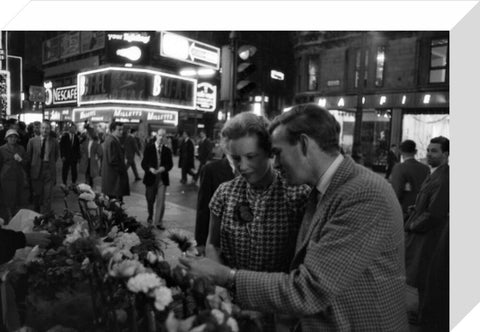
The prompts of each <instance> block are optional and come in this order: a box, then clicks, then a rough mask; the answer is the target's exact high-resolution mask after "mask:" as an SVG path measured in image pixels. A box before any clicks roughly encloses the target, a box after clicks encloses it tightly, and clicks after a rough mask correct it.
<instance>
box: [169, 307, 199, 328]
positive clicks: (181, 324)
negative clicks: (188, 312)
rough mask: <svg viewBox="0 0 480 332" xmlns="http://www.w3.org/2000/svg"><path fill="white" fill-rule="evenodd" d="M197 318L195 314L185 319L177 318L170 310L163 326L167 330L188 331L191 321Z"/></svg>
mask: <svg viewBox="0 0 480 332" xmlns="http://www.w3.org/2000/svg"><path fill="white" fill-rule="evenodd" d="M196 318H197V316H196V315H192V316H190V317H188V318H187V319H183V320H180V319H177V318H176V317H175V313H174V312H173V311H170V312H169V313H168V317H167V320H166V321H165V328H166V329H167V331H168V332H183V331H190V328H191V327H192V325H193V321H194V320H195V319H196Z"/></svg>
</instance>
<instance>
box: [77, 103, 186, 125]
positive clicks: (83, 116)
mask: <svg viewBox="0 0 480 332" xmlns="http://www.w3.org/2000/svg"><path fill="white" fill-rule="evenodd" d="M113 119H115V121H118V122H125V123H140V122H142V121H147V122H156V123H163V124H170V125H174V126H177V125H178V112H177V111H169V110H156V109H150V108H129V107H127V108H124V107H118V108H117V107H90V108H83V109H82V108H76V109H74V110H73V120H74V121H75V122H83V121H85V120H90V121H93V122H110V121H112V120H113Z"/></svg>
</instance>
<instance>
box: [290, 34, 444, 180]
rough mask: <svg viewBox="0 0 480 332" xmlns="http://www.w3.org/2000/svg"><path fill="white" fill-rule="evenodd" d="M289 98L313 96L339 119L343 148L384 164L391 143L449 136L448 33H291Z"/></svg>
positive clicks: (421, 146) (422, 149)
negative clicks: (292, 80)
mask: <svg viewBox="0 0 480 332" xmlns="http://www.w3.org/2000/svg"><path fill="white" fill-rule="evenodd" d="M292 38H293V43H294V56H295V96H294V103H306V102H314V103H318V104H319V105H321V106H324V107H326V108H327V109H329V110H330V111H331V112H332V113H333V114H334V115H335V117H336V118H337V120H338V121H339V123H340V124H341V145H342V148H343V150H344V151H345V152H346V153H347V154H352V152H353V153H354V154H359V153H361V155H362V157H363V160H364V162H365V165H366V166H369V167H372V168H374V169H378V170H382V169H383V168H384V167H385V165H386V156H387V152H388V150H389V148H390V146H391V145H392V144H396V145H398V144H399V143H400V142H401V141H402V140H404V139H413V140H414V141H415V142H416V143H417V148H418V151H419V152H418V157H419V158H420V159H422V158H425V155H426V147H427V145H428V142H429V140H430V138H432V137H434V136H438V135H443V136H446V137H449V134H450V132H449V121H450V117H449V32H448V31H435V32H427V31H422V32H414V31H359V32H356V31H349V32H340V31H332V32H320V31H317V32H307V31H304V32H295V33H292Z"/></svg>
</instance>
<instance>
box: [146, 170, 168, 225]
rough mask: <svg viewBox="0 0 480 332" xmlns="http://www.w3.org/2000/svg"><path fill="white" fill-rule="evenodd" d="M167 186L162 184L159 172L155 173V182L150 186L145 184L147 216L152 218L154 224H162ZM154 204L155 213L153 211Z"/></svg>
mask: <svg viewBox="0 0 480 332" xmlns="http://www.w3.org/2000/svg"><path fill="white" fill-rule="evenodd" d="M166 191H167V186H166V185H164V184H163V181H162V179H161V177H160V174H157V176H156V178H155V183H154V184H153V185H152V186H146V191H145V196H146V198H147V208H148V218H149V219H152V216H153V224H154V225H162V223H163V215H164V214H165V198H166V196H165V194H166ZM154 206H155V215H154V214H153V212H154Z"/></svg>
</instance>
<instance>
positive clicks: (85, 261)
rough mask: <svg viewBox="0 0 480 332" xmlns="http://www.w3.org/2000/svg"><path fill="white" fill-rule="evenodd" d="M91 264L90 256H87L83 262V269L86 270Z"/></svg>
mask: <svg viewBox="0 0 480 332" xmlns="http://www.w3.org/2000/svg"><path fill="white" fill-rule="evenodd" d="M89 264H90V260H89V259H88V257H86V258H85V259H84V260H83V262H82V265H81V269H82V270H85V269H86V268H87V267H88V265H89Z"/></svg>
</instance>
